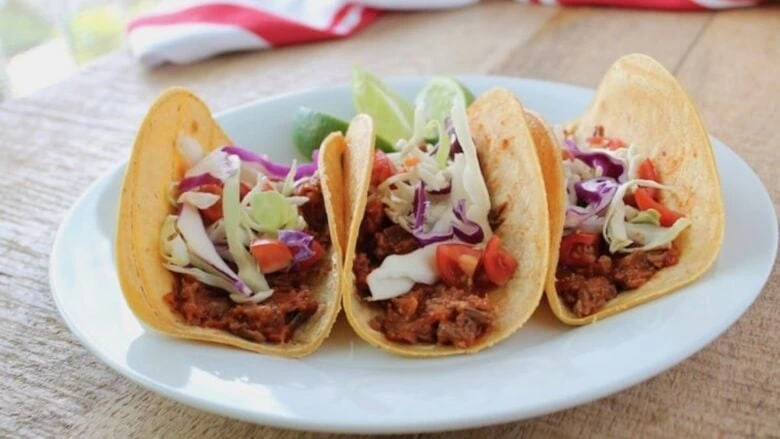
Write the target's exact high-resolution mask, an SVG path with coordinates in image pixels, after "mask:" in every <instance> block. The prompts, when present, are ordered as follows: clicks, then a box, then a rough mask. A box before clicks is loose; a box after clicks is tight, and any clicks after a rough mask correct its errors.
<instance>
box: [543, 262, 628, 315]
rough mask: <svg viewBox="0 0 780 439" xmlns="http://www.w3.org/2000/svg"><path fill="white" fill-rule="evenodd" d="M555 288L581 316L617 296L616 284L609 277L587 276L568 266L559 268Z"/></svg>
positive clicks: (596, 309) (602, 306) (589, 313)
mask: <svg viewBox="0 0 780 439" xmlns="http://www.w3.org/2000/svg"><path fill="white" fill-rule="evenodd" d="M555 288H556V289H557V290H558V294H559V295H560V296H561V298H562V299H563V302H564V303H565V304H567V305H568V306H569V307H571V309H572V310H573V311H574V313H575V314H576V315H577V316H579V317H584V316H589V315H591V314H593V313H596V312H598V311H599V310H600V309H602V308H604V306H605V305H606V304H607V302H608V301H609V300H610V299H613V298H614V297H615V296H617V289H616V288H615V285H613V284H612V282H610V281H609V279H608V278H607V277H605V276H595V277H586V276H583V275H581V274H577V273H574V272H571V271H568V270H566V268H563V269H560V268H559V269H558V280H557V281H556V282H555Z"/></svg>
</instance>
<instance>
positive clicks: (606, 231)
mask: <svg viewBox="0 0 780 439" xmlns="http://www.w3.org/2000/svg"><path fill="white" fill-rule="evenodd" d="M560 144H561V145H562V153H563V154H562V155H563V169H564V177H565V180H566V200H565V202H566V212H565V220H564V231H563V238H562V240H561V246H560V257H559V261H558V266H557V273H556V282H555V288H556V290H557V291H558V295H559V296H560V298H561V300H562V301H563V302H564V303H565V304H566V305H567V306H569V307H570V309H571V310H572V311H573V312H574V314H575V315H577V316H578V317H585V316H589V315H592V314H595V313H597V312H598V311H599V310H601V309H602V308H604V306H605V305H606V304H607V302H608V301H609V300H611V299H613V298H614V297H616V296H617V295H618V294H620V293H622V292H624V291H629V290H633V289H636V288H639V287H641V286H642V285H643V284H645V283H646V282H647V281H649V280H650V278H652V277H653V275H654V274H655V273H656V272H658V271H659V270H662V269H664V268H665V267H669V266H672V265H675V264H677V263H678V261H679V258H680V254H679V251H678V250H677V249H676V248H675V247H674V244H673V243H674V240H675V239H676V238H677V236H678V235H679V234H680V233H681V232H682V231H683V230H684V229H685V228H687V227H689V226H690V225H691V222H690V220H689V219H687V218H685V216H684V215H683V214H682V213H679V212H676V211H673V210H671V209H669V208H667V207H665V206H664V205H663V203H662V202H661V201H660V200H661V198H660V195H661V193H662V191H674V188H672V187H669V186H666V185H663V184H661V182H662V180H663V175H658V174H657V173H656V169H655V166H654V165H653V161H652V159H651V158H650V157H643V156H641V155H639V154H638V153H637V152H636V149H635V148H633V147H632V146H631V145H629V144H627V143H626V142H624V141H623V140H621V139H618V138H614V137H607V136H605V135H604V127H602V126H597V127H596V128H595V129H594V132H593V135H592V136H590V137H587V138H586V139H584V141H581V140H580V139H577V138H575V136H574V135H573V134H572V133H569V132H565V131H564V133H563V141H562V142H560Z"/></svg>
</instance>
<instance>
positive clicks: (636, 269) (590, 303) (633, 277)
mask: <svg viewBox="0 0 780 439" xmlns="http://www.w3.org/2000/svg"><path fill="white" fill-rule="evenodd" d="M679 259H680V254H679V252H678V251H677V250H676V249H675V248H674V247H672V248H669V249H667V250H663V249H662V250H652V251H647V252H643V251H638V252H633V253H628V254H625V255H620V256H615V257H612V256H610V255H609V254H608V253H607V252H605V251H604V250H603V249H602V248H600V247H599V246H592V245H586V244H579V245H576V246H575V247H574V248H572V249H571V255H569V256H568V257H566V258H564V257H563V255H562V259H561V262H560V263H559V264H558V270H557V275H556V277H557V280H556V282H555V289H556V290H558V295H559V296H560V297H561V299H562V300H563V302H564V303H565V304H566V305H568V306H569V307H570V308H571V309H572V311H574V313H575V314H576V315H577V316H578V317H586V316H589V315H591V314H594V313H596V312H598V311H600V310H601V309H602V308H604V306H606V304H607V302H608V301H609V300H611V299H613V298H615V297H616V296H617V295H618V294H619V293H621V292H623V291H628V290H634V289H637V288H639V287H641V286H642V285H644V284H645V283H647V281H649V280H650V279H651V278H652V277H653V275H655V273H656V272H658V270H660V269H662V268H665V267H669V266H672V265H675V264H677V262H679ZM567 261H571V263H567Z"/></svg>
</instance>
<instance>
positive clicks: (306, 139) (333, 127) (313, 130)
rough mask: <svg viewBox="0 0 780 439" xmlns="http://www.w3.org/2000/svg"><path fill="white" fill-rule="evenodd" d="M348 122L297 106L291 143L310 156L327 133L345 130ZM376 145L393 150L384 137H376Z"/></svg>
mask: <svg viewBox="0 0 780 439" xmlns="http://www.w3.org/2000/svg"><path fill="white" fill-rule="evenodd" d="M348 126H349V123H348V122H346V121H344V120H341V119H339V118H337V117H335V116H331V115H330V114H325V113H320V112H319V111H315V110H312V109H311V108H308V107H299V108H298V111H296V112H295V118H293V143H295V148H296V149H298V152H299V153H301V154H302V155H303V156H304V157H307V158H308V157H311V153H312V151H314V150H315V149H317V148H319V147H320V145H321V144H322V141H323V140H325V138H326V137H328V134H330V133H332V132H334V131H341V132H342V133H346V132H347V127H348ZM376 147H377V148H379V149H381V150H382V151H385V152H392V151H394V148H393V146H392V145H391V144H390V142H388V141H387V140H385V139H382V138H380V137H377V139H376Z"/></svg>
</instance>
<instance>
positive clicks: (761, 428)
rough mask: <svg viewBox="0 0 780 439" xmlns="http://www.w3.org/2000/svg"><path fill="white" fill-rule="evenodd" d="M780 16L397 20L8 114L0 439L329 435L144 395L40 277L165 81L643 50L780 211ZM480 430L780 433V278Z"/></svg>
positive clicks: (85, 77) (559, 14)
mask: <svg viewBox="0 0 780 439" xmlns="http://www.w3.org/2000/svg"><path fill="white" fill-rule="evenodd" d="M779 6H780V5H777V4H775V5H774V6H767V7H763V8H759V9H749V10H736V11H727V12H701V13H669V12H645V11H632V10H618V9H599V8H571V9H555V8H547V7H541V6H524V5H519V4H513V3H507V2H488V3H484V4H482V5H480V6H477V7H473V8H469V9H463V10H456V11H449V12H435V13H434V12H428V13H408V14H404V13H389V14H385V15H384V16H383V17H382V18H381V19H380V20H379V21H378V22H377V23H375V24H374V25H373V26H371V27H370V28H368V29H366V30H365V31H363V32H362V33H360V34H359V35H357V36H355V37H353V38H351V39H348V40H344V41H335V42H328V43H321V44H314V45H309V46H301V47H292V48H287V49H283V50H276V51H273V52H262V53H247V54H238V55H230V56H224V57H219V58H217V59H213V60H210V61H207V62H204V63H201V64H197V65H192V66H168V67H164V68H161V69H158V70H153V71H147V70H145V69H144V68H142V67H141V66H139V65H138V64H137V63H136V62H135V61H134V60H133V59H132V58H131V57H130V56H129V55H128V53H126V52H124V51H123V52H120V53H116V54H114V55H111V56H109V57H106V58H104V59H102V60H100V61H98V62H96V63H94V64H91V65H89V66H88V67H86V68H85V69H84V70H83V71H82V72H80V73H79V74H77V75H75V76H74V77H72V78H70V79H68V80H67V81H64V82H62V83H61V84H58V85H56V86H54V87H51V88H48V89H46V90H43V91H41V92H39V93H37V94H35V95H33V96H30V97H28V98H24V99H18V100H12V101H10V102H6V103H3V104H2V105H0V257H1V259H0V358H2V360H1V361H0V436H4V437H9V436H29V437H40V436H58V437H59V436H78V437H106V436H113V437H125V436H131V435H133V436H141V437H153V436H154V437H156V436H169V437H171V436H182V437H200V436H205V437H230V438H239V437H250V436H252V437H269V438H299V437H306V438H311V437H325V436H319V435H312V434H304V433H296V432H291V431H284V430H276V429H270V428H265V427H261V426H256V425H252V424H248V423H243V422H238V421H233V420H230V419H226V418H222V417H219V416H216V415H211V414H208V413H204V412H201V411H198V410H196V409H192V408H189V407H186V406H184V405H181V404H178V403H176V402H172V401H169V400H166V399H164V398H162V397H159V396H157V395H155V394H153V393H151V392H148V391H146V390H143V389H141V388H140V387H138V386H137V385H135V384H133V383H131V382H129V381H127V380H126V379H124V378H122V377H120V376H119V375H117V374H116V373H114V372H113V371H111V370H109V369H108V368H107V367H106V366H104V365H103V364H101V363H100V362H99V361H98V360H97V359H96V358H95V357H94V356H92V355H91V354H89V353H88V352H87V351H86V350H85V349H84V348H83V347H82V346H81V345H80V344H79V343H78V342H77V341H76V340H75V339H74V337H73V336H72V335H71V334H70V332H69V331H68V330H67V328H66V327H65V326H64V324H63V323H62V321H61V320H60V318H59V316H58V315H57V312H56V310H55V307H54V303H53V300H52V297H51V294H50V293H49V285H48V276H47V260H48V256H49V250H50V248H51V244H52V240H53V236H54V233H55V231H56V228H57V224H58V223H59V221H60V220H61V219H62V217H63V215H64V213H65V212H66V210H67V208H68V207H69V206H70V205H71V204H72V203H73V202H74V201H75V200H76V198H77V197H78V196H79V194H80V193H81V192H83V191H84V190H85V189H86V187H87V186H88V185H89V184H90V183H91V182H92V181H94V180H95V179H96V178H98V177H99V176H100V175H101V174H103V173H104V172H105V171H106V170H108V169H109V168H110V167H111V166H112V165H114V164H115V163H117V162H120V161H122V160H125V158H126V157H127V155H128V152H129V149H130V145H131V143H132V139H133V136H134V134H135V130H136V128H137V127H138V125H139V123H140V121H141V117H142V116H143V114H144V112H145V111H146V108H147V106H148V105H149V103H150V102H151V100H152V99H153V98H154V96H155V95H157V93H158V92H160V91H161V90H162V89H164V88H165V87H168V86H171V85H177V84H181V85H187V86H190V87H192V88H194V89H195V90H196V91H197V92H198V93H200V94H201V95H202V96H203V97H204V98H206V100H207V101H208V102H209V103H210V104H211V106H212V108H213V109H214V110H216V111H219V110H223V109H226V108H230V107H232V106H235V105H238V104H241V103H243V102H247V101H251V100H254V99H257V98H262V97H265V96H269V95H273V94H277V93H282V92H286V91H290V90H296V89H300V88H304V87H313V86H318V85H327V84H332V83H335V82H340V81H346V80H347V79H348V78H349V75H350V68H351V66H352V65H353V64H356V63H359V64H362V65H364V66H366V67H367V68H369V69H370V70H373V71H374V72H377V73H378V74H381V75H390V74H414V73H432V72H440V73H493V74H504V75H518V76H525V77H534V78H543V79H549V80H554V81H565V82H570V83H575V84H581V85H585V86H591V87H593V86H595V85H596V84H597V83H598V81H599V78H600V77H601V75H602V73H603V72H604V70H605V69H606V68H607V66H608V65H610V64H611V63H612V62H613V61H614V60H616V59H617V58H618V57H620V56H621V55H623V54H626V53H630V52H644V53H647V54H650V55H652V56H654V57H655V58H656V59H658V60H659V61H660V62H661V63H663V64H664V65H666V66H667V67H668V68H669V69H671V70H672V71H673V72H675V73H676V74H677V76H678V77H679V78H680V80H681V81H682V83H683V85H684V86H685V88H686V89H687V90H688V91H689V92H690V94H691V95H692V96H693V98H694V101H695V102H697V103H698V105H699V108H700V109H701V113H702V115H703V117H704V120H705V122H706V123H707V126H708V127H709V129H710V131H711V132H712V133H713V134H714V135H716V136H718V137H720V138H721V139H723V140H724V141H725V142H726V143H728V144H729V145H731V146H732V147H733V148H734V149H735V150H736V151H737V152H738V153H739V154H740V155H741V156H742V157H743V158H744V159H745V160H746V161H747V162H748V163H749V164H750V165H751V166H752V167H753V169H755V170H756V172H757V173H758V174H759V176H761V178H762V180H763V182H764V184H765V185H766V186H767V187H768V188H769V190H770V193H771V195H772V199H773V201H774V203H775V206H776V208H777V207H778V206H780V171H778V169H780V152H779V151H780V142H778V140H777V139H778V133H777V129H778V125H779V123H780V117H779V116H780V7H779ZM724 184H729V182H728V181H726V182H724ZM745 195H746V196H749V195H750V194H745ZM775 268H777V265H776V266H775ZM477 433H479V434H482V435H485V436H489V437H507V438H510V437H511V438H514V437H530V436H536V435H539V436H568V437H573V436H588V435H597V436H605V435H609V436H613V435H616V436H633V437H637V436H669V437H682V436H688V435H696V436H704V437H712V436H747V435H750V436H770V435H778V434H780V276H778V275H777V270H775V274H774V275H773V276H772V278H771V279H770V280H769V284H768V285H767V286H766V288H765V289H764V292H763V293H762V295H761V296H760V297H759V298H758V300H757V301H756V303H755V304H754V305H753V306H752V307H751V308H750V309H749V310H748V312H747V313H746V314H745V315H744V316H743V317H742V318H741V319H740V320H739V322H737V323H736V324H735V325H734V326H733V327H732V328H731V329H730V330H729V331H728V332H726V334H725V335H723V336H722V337H720V338H719V339H718V340H717V341H716V342H714V343H712V344H711V345H710V346H709V347H707V348H705V349H704V350H702V351H701V352H699V353H698V354H696V355H694V356H693V357H692V358H691V359H689V360H687V361H685V362H684V363H682V364H681V365H679V366H677V367H674V368H672V369H671V370H670V371H668V372H666V373H663V374H662V375H660V376H658V377H656V378H653V379H651V380H649V381H648V382H646V383H644V384H641V385H638V386H635V387H633V388H631V389H629V390H626V391H623V392H620V393H618V394H616V395H613V396H611V397H608V398H604V399H602V400H600V401H597V402H594V403H591V404H587V405H584V406H581V407H578V408H575V409H571V410H567V411H563V412H560V413H555V414H552V415H548V416H544V417H541V418H538V419H533V420H528V421H524V422H518V423H513V424H507V425H502V426H496V427H492V428H485V429H480V430H475V431H469V432H461V433H456V434H455V435H454V436H455V437H470V436H469V435H470V434H477Z"/></svg>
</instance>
